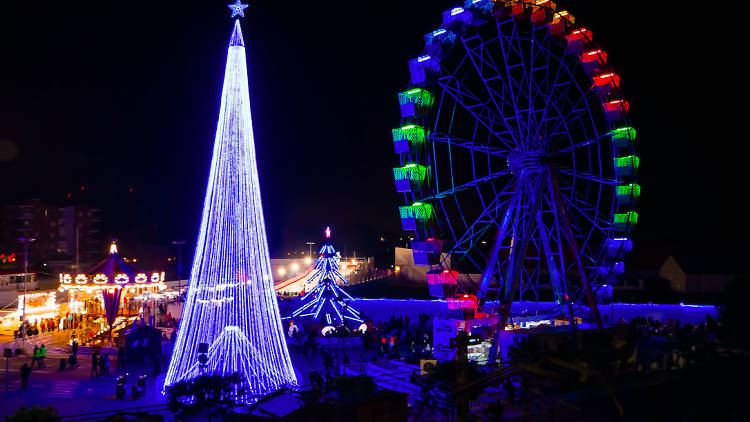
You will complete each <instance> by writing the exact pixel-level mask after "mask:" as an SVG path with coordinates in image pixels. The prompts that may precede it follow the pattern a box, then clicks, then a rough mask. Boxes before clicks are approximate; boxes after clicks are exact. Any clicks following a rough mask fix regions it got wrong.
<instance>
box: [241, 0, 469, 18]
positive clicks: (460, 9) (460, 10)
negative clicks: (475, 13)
mask: <svg viewBox="0 0 750 422" xmlns="http://www.w3.org/2000/svg"><path fill="white" fill-rule="evenodd" d="M238 1H239V0H238ZM463 12H464V8H463V7H454V8H453V9H451V16H456V15H458V14H459V13H463Z"/></svg>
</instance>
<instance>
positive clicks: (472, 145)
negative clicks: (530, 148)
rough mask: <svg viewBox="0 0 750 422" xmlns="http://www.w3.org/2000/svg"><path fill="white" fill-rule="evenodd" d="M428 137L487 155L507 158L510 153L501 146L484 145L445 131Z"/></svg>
mask: <svg viewBox="0 0 750 422" xmlns="http://www.w3.org/2000/svg"><path fill="white" fill-rule="evenodd" d="M427 138H428V139H429V140H431V141H435V142H441V143H445V144H448V145H450V146H452V147H453V146H456V147H460V148H465V149H468V150H471V151H474V152H480V153H483V154H487V155H493V156H497V157H500V158H507V156H508V153H507V150H503V149H500V148H493V147H490V146H488V145H483V144H480V143H477V142H474V141H469V140H466V139H460V138H456V137H453V136H449V135H447V134H444V133H431V134H429V135H427Z"/></svg>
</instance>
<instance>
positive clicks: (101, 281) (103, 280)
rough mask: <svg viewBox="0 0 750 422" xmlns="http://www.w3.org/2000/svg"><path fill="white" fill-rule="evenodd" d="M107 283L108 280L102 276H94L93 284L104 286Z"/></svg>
mask: <svg viewBox="0 0 750 422" xmlns="http://www.w3.org/2000/svg"><path fill="white" fill-rule="evenodd" d="M108 281H109V278H107V276H106V275H104V274H97V275H95V276H94V283H96V284H106V283H107V282H108Z"/></svg>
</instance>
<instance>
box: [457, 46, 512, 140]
mask: <svg viewBox="0 0 750 422" xmlns="http://www.w3.org/2000/svg"><path fill="white" fill-rule="evenodd" d="M476 39H479V45H478V47H471V46H470V45H469V42H471V41H474V40H476ZM461 41H462V43H463V45H464V48H465V49H466V53H467V57H469V59H470V60H471V63H472V64H473V66H474V69H475V70H476V72H477V74H478V75H479V78H480V79H481V80H482V84H483V85H484V88H485V89H486V90H487V93H488V94H489V97H490V100H491V101H492V103H493V104H494V105H495V109H496V112H497V114H498V115H499V116H500V117H501V118H502V120H503V123H504V125H505V127H506V128H507V129H508V130H509V131H510V132H511V134H512V137H513V141H514V142H513V143H514V144H515V145H518V138H520V132H519V130H518V128H514V127H513V126H512V125H511V124H510V123H508V121H507V120H506V119H505V114H506V113H505V107H506V106H510V107H513V103H511V102H509V101H508V100H507V99H506V98H505V97H504V96H503V95H502V94H501V93H498V92H497V91H496V90H495V89H494V88H492V87H491V86H490V84H489V82H490V81H493V82H494V81H498V82H499V83H501V84H502V86H503V88H504V87H505V83H504V81H503V79H502V77H501V76H500V71H499V70H498V68H497V66H496V65H495V63H494V62H493V60H492V57H491V56H489V54H487V55H486V57H485V54H484V53H485V51H486V43H485V42H483V41H482V39H481V38H480V36H479V34H474V35H473V36H472V37H471V38H468V39H467V38H464V37H461ZM477 49H479V50H480V51H479V53H477V51H476V50H477ZM489 71H494V73H492V74H488V73H489ZM498 99H499V100H500V102H499V103H498Z"/></svg>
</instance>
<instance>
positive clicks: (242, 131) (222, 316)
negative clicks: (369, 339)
mask: <svg viewBox="0 0 750 422" xmlns="http://www.w3.org/2000/svg"><path fill="white" fill-rule="evenodd" d="M234 10H235V9H233V11H234ZM238 14H239V13H238ZM246 63H247V62H246V56H245V47H244V40H243V38H242V31H241V29H240V24H239V21H235V24H234V31H233V32H232V36H231V38H230V41H229V48H228V52H227V63H226V69H225V76H224V86H223V89H222V96H221V108H220V111H219V119H218V124H217V128H216V138H215V141H214V148H213V156H212V159H211V167H210V172H209V176H208V184H207V188H206V196H205V200H204V204H203V213H202V217H201V225H200V230H199V235H198V241H197V243H196V248H195V255H194V258H193V267H192V270H191V273H190V284H189V288H188V293H187V297H186V300H185V305H184V308H183V312H182V317H181V318H180V320H181V322H180V327H179V331H178V335H177V340H176V342H175V346H174V352H173V353H172V360H171V362H170V364H169V370H168V371H167V376H166V379H165V381H164V386H165V387H169V386H171V385H174V384H175V383H177V382H180V381H184V380H189V379H192V378H195V377H196V376H198V375H200V374H201V373H209V374H214V375H233V374H235V373H239V375H240V378H241V380H240V382H239V384H238V385H236V386H235V387H236V388H237V391H239V390H240V389H244V390H245V391H246V392H247V393H249V394H247V395H245V396H243V397H241V398H240V399H239V400H238V401H239V402H242V403H252V402H255V401H257V400H258V399H259V398H260V397H261V396H262V395H265V394H268V393H271V392H273V391H276V390H279V389H282V388H295V387H296V385H297V379H296V376H295V373H294V369H293V367H292V363H291V360H290V358H289V353H288V351H287V346H286V340H285V336H284V333H283V328H282V325H281V318H280V317H279V310H278V304H277V302H276V294H275V291H274V288H273V277H272V275H273V274H272V272H271V262H270V258H269V256H268V244H267V240H266V229H265V222H264V219H263V207H262V203H261V197H260V187H259V185H258V170H257V163H256V156H255V145H254V139H253V129H252V117H251V112H250V95H249V87H248V81H247V64H246ZM202 343H205V344H208V345H209V353H208V358H209V361H208V364H207V365H206V366H205V367H201V366H199V364H198V355H199V354H198V346H199V345H200V344H202Z"/></svg>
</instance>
